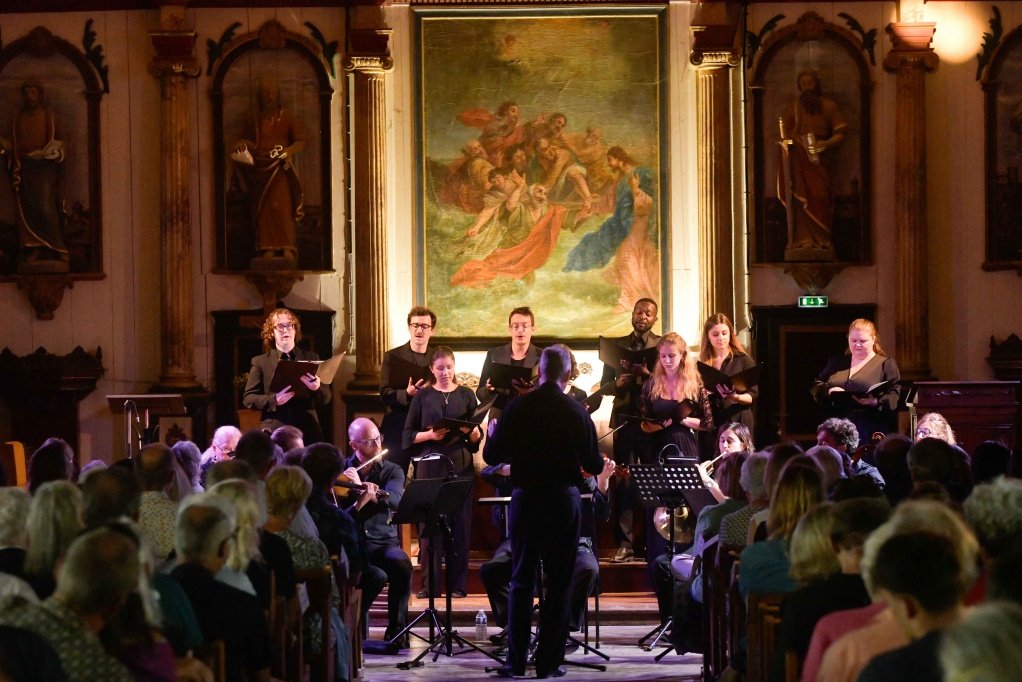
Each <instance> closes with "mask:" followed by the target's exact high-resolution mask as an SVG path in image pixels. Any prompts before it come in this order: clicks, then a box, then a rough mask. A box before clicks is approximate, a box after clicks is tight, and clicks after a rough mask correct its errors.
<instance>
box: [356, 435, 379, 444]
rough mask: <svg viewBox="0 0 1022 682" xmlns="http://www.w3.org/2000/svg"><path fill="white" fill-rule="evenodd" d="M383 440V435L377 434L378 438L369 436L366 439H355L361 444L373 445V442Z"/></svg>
mask: <svg viewBox="0 0 1022 682" xmlns="http://www.w3.org/2000/svg"><path fill="white" fill-rule="evenodd" d="M382 441H383V436H376V438H367V439H366V440H357V441H355V442H356V443H358V444H359V445H372V444H373V443H380V442H382Z"/></svg>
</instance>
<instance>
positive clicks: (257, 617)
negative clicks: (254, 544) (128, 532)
mask: <svg viewBox="0 0 1022 682" xmlns="http://www.w3.org/2000/svg"><path fill="white" fill-rule="evenodd" d="M234 516H235V511H234V507H233V506H232V505H231V503H230V502H229V501H227V500H226V499H224V498H223V497H221V496H219V495H213V494H210V493H202V494H199V495H192V496H191V497H189V498H188V499H187V500H185V501H184V502H183V503H182V505H181V507H180V509H179V510H178V515H177V522H176V525H175V529H174V531H175V532H174V548H175V551H176V553H177V561H178V565H177V566H176V567H175V568H174V570H173V571H171V576H172V577H173V578H174V579H175V580H177V581H178V583H180V585H181V587H183V588H184V591H185V593H186V594H187V595H188V599H189V601H191V604H192V608H193V609H194V610H195V615H196V617H197V619H198V621H199V626H200V628H201V629H202V634H203V639H204V642H205V644H212V643H213V642H215V641H217V640H222V641H223V642H224V649H225V653H226V657H225V658H226V670H227V679H228V680H246V679H247V680H248V681H249V682H253V681H255V682H268V680H269V679H270V655H271V642H270V632H269V628H268V626H267V624H266V616H265V615H264V613H263V609H262V607H261V606H260V605H259V600H258V599H257V598H256V597H254V596H252V595H250V594H247V593H245V592H243V591H241V590H238V589H235V588H233V587H231V586H230V585H226V584H224V583H222V582H220V581H218V580H216V578H215V576H216V574H217V573H218V572H219V571H220V569H221V568H222V567H223V566H224V563H225V562H226V561H227V554H228V546H229V544H230V539H231V537H232V535H233V534H234V531H235V520H234Z"/></svg>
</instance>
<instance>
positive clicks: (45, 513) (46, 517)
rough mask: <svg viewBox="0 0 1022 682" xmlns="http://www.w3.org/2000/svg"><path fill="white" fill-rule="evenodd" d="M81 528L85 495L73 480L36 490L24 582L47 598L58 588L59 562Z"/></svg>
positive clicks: (29, 516)
mask: <svg viewBox="0 0 1022 682" xmlns="http://www.w3.org/2000/svg"><path fill="white" fill-rule="evenodd" d="M81 529H82V493H81V491H80V490H79V489H78V488H77V487H76V486H75V484H74V483H71V482H70V481H50V482H49V483H44V484H42V486H40V487H39V489H38V490H36V493H35V496H34V497H33V498H32V503H31V505H29V509H28V527H27V530H28V550H27V552H26V554H25V579H26V580H27V581H28V582H29V584H30V585H32V588H33V589H34V590H35V591H36V594H37V595H39V598H40V599H46V598H47V597H49V596H50V595H51V594H53V590H54V588H55V587H56V584H55V581H54V572H55V570H56V567H57V562H58V561H59V560H60V558H61V557H62V556H64V552H66V551H67V548H68V547H69V546H70V545H71V541H72V540H74V539H75V536H76V535H78V533H79V531H81Z"/></svg>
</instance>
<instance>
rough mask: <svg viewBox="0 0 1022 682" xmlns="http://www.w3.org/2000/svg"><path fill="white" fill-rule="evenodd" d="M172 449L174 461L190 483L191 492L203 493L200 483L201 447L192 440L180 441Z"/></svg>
mask: <svg viewBox="0 0 1022 682" xmlns="http://www.w3.org/2000/svg"><path fill="white" fill-rule="evenodd" d="M170 449H171V450H173V451H174V459H175V460H176V461H177V466H178V468H179V469H180V470H181V472H182V473H183V474H184V477H185V480H187V482H188V487H189V490H190V492H192V493H201V492H202V484H201V483H200V482H199V474H200V473H201V469H200V466H201V465H200V461H201V459H202V453H201V452H199V446H198V445H196V444H195V443H193V442H192V441H190V440H179V441H178V442H176V443H174V445H173V446H171V448H170Z"/></svg>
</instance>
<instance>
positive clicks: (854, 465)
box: [816, 417, 885, 489]
mask: <svg viewBox="0 0 1022 682" xmlns="http://www.w3.org/2000/svg"><path fill="white" fill-rule="evenodd" d="M816 444H817V445H829V446H830V447H832V448H834V449H835V450H837V451H838V452H839V453H841V458H842V459H843V460H844V464H845V474H846V475H847V476H848V478H855V477H856V476H869V477H870V478H871V479H873V482H874V483H876V484H877V485H878V486H880V488H881V489H882V488H883V487H884V485H885V483H884V477H883V476H881V475H880V471H879V470H877V468H876V467H875V466H873V465H871V464H869V463H868V462H867V461H866V460H865V459H863V458H862V457H861V456H860V455H859V454H858V452H857V450H858V448H859V430H858V429H857V428H856V427H855V424H853V423H852V422H851V421H849V420H848V419H840V418H838V417H831V418H830V419H826V420H824V421H823V423H821V424H820V425H819V426H818V427H816Z"/></svg>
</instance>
